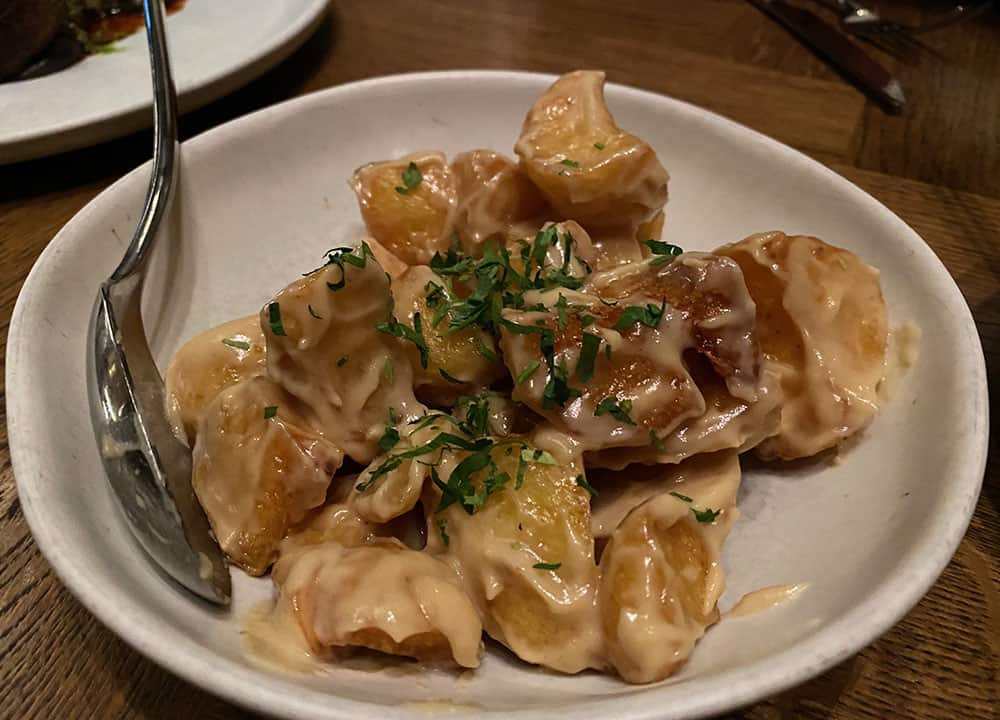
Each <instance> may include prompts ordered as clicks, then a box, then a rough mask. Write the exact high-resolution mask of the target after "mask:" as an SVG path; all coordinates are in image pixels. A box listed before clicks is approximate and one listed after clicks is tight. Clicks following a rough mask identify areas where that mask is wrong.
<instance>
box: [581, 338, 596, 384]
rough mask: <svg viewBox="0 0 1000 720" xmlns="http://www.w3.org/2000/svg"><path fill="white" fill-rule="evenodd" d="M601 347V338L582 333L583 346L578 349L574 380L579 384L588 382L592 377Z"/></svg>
mask: <svg viewBox="0 0 1000 720" xmlns="http://www.w3.org/2000/svg"><path fill="white" fill-rule="evenodd" d="M600 347H601V336H600V335H594V334H592V333H588V332H585V333H583V345H582V346H581V348H580V359H579V360H577V362H576V378H577V380H579V381H580V382H584V383H585V382H589V381H590V379H591V378H592V377H594V363H595V361H596V360H597V353H598V351H599V350H600Z"/></svg>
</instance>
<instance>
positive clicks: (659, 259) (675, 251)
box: [643, 238, 684, 265]
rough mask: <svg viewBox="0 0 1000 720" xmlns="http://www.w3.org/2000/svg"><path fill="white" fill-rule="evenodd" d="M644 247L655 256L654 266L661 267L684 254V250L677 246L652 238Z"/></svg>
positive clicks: (645, 242)
mask: <svg viewBox="0 0 1000 720" xmlns="http://www.w3.org/2000/svg"><path fill="white" fill-rule="evenodd" d="M643 245H645V246H646V247H648V248H649V249H650V251H651V252H652V253H653V255H656V257H655V258H654V259H653V261H652V264H653V265H661V264H663V263H668V262H671V261H672V260H673V259H674V258H675V257H677V256H678V255H680V254H682V253H683V252H684V249H683V248H680V247H678V246H677V245H671V244H670V243H668V242H662V241H660V240H653V239H652V238H650V239H649V240H646V241H644V242H643Z"/></svg>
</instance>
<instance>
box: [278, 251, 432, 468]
mask: <svg viewBox="0 0 1000 720" xmlns="http://www.w3.org/2000/svg"><path fill="white" fill-rule="evenodd" d="M330 257H331V260H330V262H329V263H328V264H327V265H325V266H323V267H322V268H319V269H318V270H316V271H314V272H312V273H310V274H309V275H307V276H306V277H303V278H300V279H299V280H296V281H295V282H293V283H292V284H291V285H289V286H288V287H287V288H285V289H284V290H282V291H281V292H279V293H278V294H277V295H276V296H275V297H274V299H273V300H272V301H271V302H270V303H268V304H267V305H265V306H264V308H263V310H261V326H262V327H263V329H264V334H265V337H266V339H267V370H268V374H269V375H270V377H271V378H272V379H273V380H274V381H275V382H277V383H279V384H280V385H281V386H282V387H283V388H284V389H285V390H287V391H288V392H289V393H291V394H292V395H294V396H295V397H296V398H298V399H299V400H300V401H301V402H302V403H303V404H305V405H307V406H308V407H309V408H310V410H311V411H312V412H313V414H314V415H315V416H316V419H317V422H318V423H319V425H318V426H319V427H321V428H322V429H323V431H324V432H325V433H326V434H327V435H328V436H329V437H330V439H331V440H333V442H334V443H336V445H337V447H340V448H342V449H343V450H344V452H345V453H347V454H348V455H349V456H351V457H352V458H353V459H354V460H357V461H358V462H361V463H367V462H370V461H371V460H372V458H374V457H375V455H376V454H378V451H379V448H378V440H379V438H380V437H381V436H382V432H383V430H384V429H385V423H386V418H387V414H388V410H389V408H392V409H393V411H394V412H395V413H396V415H397V417H398V418H399V419H400V420H401V421H406V420H410V419H412V418H415V417H418V416H420V415H423V414H424V408H423V405H421V404H420V403H419V402H417V400H416V398H415V397H414V396H413V373H412V370H411V368H410V360H409V358H408V356H407V347H406V345H407V343H408V341H407V340H405V339H404V338H402V337H398V335H397V334H395V333H398V332H399V331H400V328H399V324H398V323H396V322H395V321H394V320H393V317H392V296H391V295H390V294H389V279H388V278H387V277H386V274H385V272H383V270H382V268H381V267H380V266H379V264H378V263H377V262H375V260H374V258H373V257H372V256H371V254H370V251H369V250H368V249H367V246H364V245H363V246H362V248H361V249H358V250H354V251H353V252H348V251H347V250H339V251H334V252H333V253H331V256H330Z"/></svg>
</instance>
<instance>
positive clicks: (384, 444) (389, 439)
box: [378, 408, 399, 453]
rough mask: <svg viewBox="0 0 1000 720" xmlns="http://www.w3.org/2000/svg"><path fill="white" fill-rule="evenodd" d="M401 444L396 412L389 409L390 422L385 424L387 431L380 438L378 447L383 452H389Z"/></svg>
mask: <svg viewBox="0 0 1000 720" xmlns="http://www.w3.org/2000/svg"><path fill="white" fill-rule="evenodd" d="M398 443H399V430H398V429H397V428H396V411H395V410H394V409H393V408H389V421H388V422H387V423H386V424H385V431H384V432H383V433H382V437H381V438H379V441H378V446H379V447H380V448H382V452H386V453H387V452H389V451H390V450H392V449H393V448H394V447H396V445H397V444H398Z"/></svg>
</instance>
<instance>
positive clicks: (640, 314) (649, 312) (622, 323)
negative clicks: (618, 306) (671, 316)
mask: <svg viewBox="0 0 1000 720" xmlns="http://www.w3.org/2000/svg"><path fill="white" fill-rule="evenodd" d="M666 307H667V301H666V300H664V301H663V303H662V304H661V305H660V306H659V307H657V306H656V305H654V304H653V303H649V304H647V305H646V306H645V307H641V306H635V305H634V306H632V307H627V308H625V310H624V311H623V312H622V316H621V317H620V318H618V322H616V323H615V324H614V325H612V326H611V328H612V329H613V330H626V329H628V328H630V327H632V326H633V325H635V324H636V323H640V324H642V325H645V326H646V327H651V328H655V327H657V326H659V324H660V321H661V320H662V319H663V312H664V310H666Z"/></svg>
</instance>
